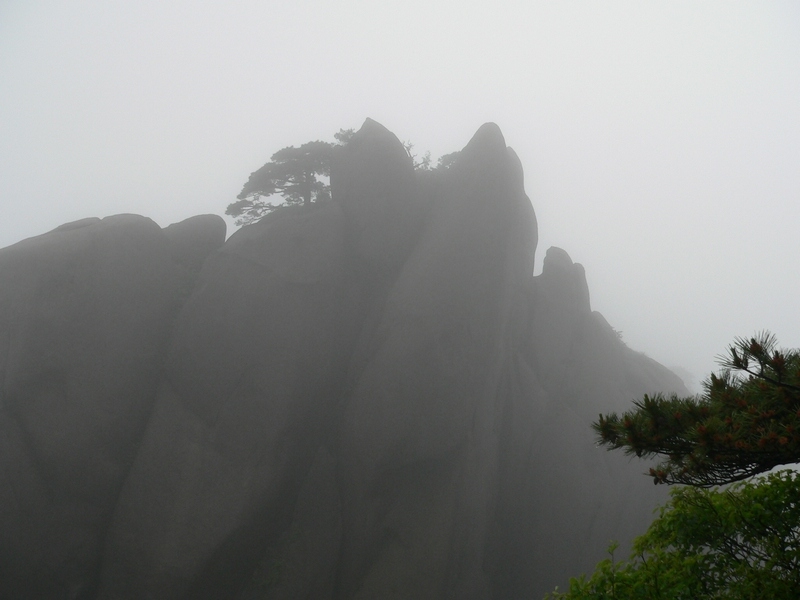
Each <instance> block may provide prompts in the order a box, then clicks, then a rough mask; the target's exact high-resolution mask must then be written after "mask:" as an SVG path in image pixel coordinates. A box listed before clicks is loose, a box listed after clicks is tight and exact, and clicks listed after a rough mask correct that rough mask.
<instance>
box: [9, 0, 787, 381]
mask: <svg viewBox="0 0 800 600" xmlns="http://www.w3.org/2000/svg"><path fill="white" fill-rule="evenodd" d="M0 91H2V93H0V160H2V164H3V168H2V169H0V211H2V219H0V247H2V246H7V245H9V244H11V243H13V242H16V241H18V240H20V239H23V238H26V237H29V236H31V235H36V234H38V233H40V232H42V231H47V230H49V229H52V228H54V227H56V226H58V225H60V224H61V223H64V222H68V221H73V220H76V219H80V218H84V217H89V216H98V217H104V216H108V215H113V214H117V213H121V212H135V213H140V214H144V215H148V216H150V217H152V218H154V219H155V220H156V221H157V222H158V223H159V224H160V225H162V226H166V225H168V224H170V223H173V222H177V221H180V220H182V219H185V218H187V217H190V216H192V215H195V214H200V213H214V214H222V213H223V211H224V208H225V206H226V205H227V204H228V203H229V202H231V201H232V200H233V199H234V197H235V195H236V194H237V193H238V192H239V190H240V189H241V186H242V184H243V183H244V181H245V180H246V179H247V176H248V174H249V173H250V172H251V171H253V170H255V169H256V168H258V167H259V166H260V165H261V164H263V163H264V162H265V161H266V160H268V158H269V156H270V155H271V154H272V153H273V152H275V151H276V150H277V149H279V148H282V147H284V146H288V145H297V144H301V143H303V142H305V141H308V140H312V139H331V136H332V134H333V133H334V132H335V131H338V130H339V129H340V128H348V127H356V128H357V127H358V126H359V125H360V123H361V122H362V120H363V118H364V116H365V115H371V116H372V117H373V118H375V119H377V120H379V121H380V122H381V123H384V124H385V125H386V126H387V127H389V128H390V129H391V130H392V131H395V132H396V133H397V134H398V135H399V136H400V137H401V138H402V139H403V140H410V141H412V142H414V143H415V144H416V147H417V149H418V150H420V151H422V152H424V151H425V150H430V151H432V153H433V155H434V157H436V156H438V155H441V154H444V153H447V152H451V151H453V150H457V149H459V148H461V147H463V146H464V144H465V143H466V142H467V141H468V139H469V132H471V131H474V130H475V129H476V128H477V127H478V126H479V125H480V124H481V123H483V122H486V121H493V122H496V123H498V124H499V125H500V126H501V127H502V129H503V131H504V133H505V135H506V136H507V138H508V142H509V144H510V145H512V146H513V147H514V148H515V149H516V151H517V153H518V155H519V156H520V160H521V161H522V163H523V165H524V168H525V172H526V174H527V180H526V189H527V192H528V194H529V195H530V196H531V197H532V198H533V199H534V201H535V204H536V210H537V214H538V216H539V220H540V222H541V223H544V224H546V227H545V228H543V232H542V236H543V237H542V240H541V245H542V247H543V248H547V247H549V246H559V247H563V248H567V249H569V252H570V255H571V256H572V257H573V258H574V259H575V260H576V261H578V262H580V263H582V264H583V265H585V266H586V269H587V277H588V278H589V283H590V287H591V290H592V301H593V305H594V307H595V308H597V309H599V310H600V311H602V312H603V313H604V314H605V315H606V316H607V317H608V319H609V321H610V322H612V323H613V324H614V326H615V327H616V328H618V329H619V330H621V331H622V332H623V338H624V339H625V340H626V341H627V342H628V343H629V344H630V345H631V347H633V348H635V349H638V350H641V351H645V352H647V353H648V354H649V355H650V356H653V357H654V358H656V359H658V360H659V361H661V362H662V363H664V364H667V365H670V366H672V365H676V366H683V367H685V368H687V369H688V370H689V371H690V372H691V373H692V374H693V375H694V376H695V377H696V378H698V379H699V378H702V377H703V376H705V375H706V374H707V373H708V372H709V371H710V370H711V369H713V368H714V367H715V365H714V363H713V357H714V356H715V355H716V354H718V353H719V352H721V351H722V350H723V349H724V348H725V346H726V345H727V344H728V343H729V342H730V341H731V340H732V338H733V337H734V336H737V335H749V334H751V333H752V332H753V331H755V330H757V329H762V328H768V329H770V330H772V331H773V332H774V333H776V334H777V335H778V337H779V339H780V341H781V343H782V344H783V345H785V346H789V347H795V346H800V323H798V320H797V319H796V318H795V314H796V309H795V298H796V297H797V287H796V278H794V277H793V276H791V274H793V273H796V272H797V271H798V266H799V265H798V262H797V261H798V260H800V259H798V257H800V241H799V240H800V238H798V236H797V235H796V229H797V227H796V224H797V222H798V217H800V214H798V211H799V210H800V208H798V202H797V199H798V197H800V169H798V168H797V165H798V164H800V115H799V114H798V113H799V112H800V111H798V110H797V98H798V97H800V8H798V5H797V3H796V2H794V1H792V0H786V1H776V2H762V1H750V2H736V3H730V2H727V1H712V2H703V3H696V2H670V3H642V2H637V1H630V2H625V1H616V2H604V3H595V2H589V1H580V2H575V1H565V2H558V3H553V2H528V1H526V2H518V1H511V0H509V1H507V2H501V3H499V4H498V3H497V2H488V1H487V2H483V1H479V2H466V3H465V2H454V1H444V2H435V3H430V2H418V1H416V0H404V1H403V2H395V1H387V2H381V3H373V4H370V3H364V2H355V1H350V2H347V1H345V2H336V3H325V2H316V1H310V0H300V1H298V2H288V3H282V4H279V3H263V2H255V1H251V0H245V1H242V2H234V3H231V2H214V1H205V2H199V3H198V2H187V1H180V0H179V1H176V2H168V3H164V2H155V1H151V0H144V1H142V2H136V3H114V2H112V3H109V2H99V1H97V0H79V1H78V2H74V1H70V2H66V1H64V0H56V1H55V2H42V1H40V0H24V1H23V0H8V1H6V2H3V3H2V5H1V6H0ZM229 225H230V222H229ZM542 258H543V256H542V253H540V256H539V262H538V264H537V266H536V270H537V273H538V272H540V270H541V259H542Z"/></svg>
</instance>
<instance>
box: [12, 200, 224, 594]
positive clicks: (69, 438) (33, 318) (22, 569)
mask: <svg viewBox="0 0 800 600" xmlns="http://www.w3.org/2000/svg"><path fill="white" fill-rule="evenodd" d="M216 221H218V222H221V219H219V218H216ZM215 226H216V227H217V229H218V223H215ZM222 227H223V231H222V236H221V237H219V239H218V245H219V244H221V243H222V241H223V240H224V223H222ZM201 229H202V228H201ZM211 245H212V244H206V246H205V247H204V248H202V249H199V251H198V252H199V253H202V252H205V253H207V252H208V251H209V250H210V246H211ZM198 252H196V253H195V254H194V256H193V257H192V260H195V261H199V260H201V259H202V256H200V255H199V253H198ZM187 256H188V253H187ZM190 284H191V282H190V281H189V280H188V279H187V278H186V274H185V273H184V272H183V271H182V269H181V268H180V266H179V265H178V264H176V262H175V261H174V260H173V256H172V252H171V247H170V242H169V240H168V238H167V236H165V235H164V233H163V232H162V230H161V229H160V228H159V227H158V226H157V225H156V224H155V223H153V222H152V221H151V220H150V219H146V218H144V217H139V216H135V215H119V216H116V217H108V218H106V219H103V220H100V219H84V220H82V221H77V222H75V223H68V224H66V225H62V226H61V227H59V228H57V229H56V230H54V231H52V232H50V233H47V234H44V235H42V236H39V237H35V238H31V239H29V240H25V241H23V242H20V243H19V244H16V245H14V246H11V247H8V248H5V249H3V250H0V374H2V375H0V381H2V387H1V388H0V531H2V532H3V533H2V535H0V597H2V598H39V597H41V598H85V597H89V594H91V592H92V590H93V588H94V585H95V579H96V576H97V568H98V560H99V556H100V549H101V541H102V536H103V535H104V533H105V528H106V526H107V524H108V520H109V517H110V514H111V511H112V510H113V507H114V503H115V501H116V496H117V493H118V492H119V489H120V486H121V485H122V481H123V478H124V476H125V473H126V471H127V469H128V467H129V465H130V464H131V462H132V460H133V456H134V453H135V451H136V447H137V445H138V441H139V437H140V436H141V433H142V430H143V428H144V425H145V421H146V419H147V416H148V414H149V411H150V407H151V405H152V402H153V399H154V395H155V389H156V385H157V382H158V378H159V376H160V372H161V367H162V362H163V356H164V351H165V348H166V342H167V340H168V338H169V331H170V328H171V324H172V319H173V318H174V316H175V314H176V313H177V310H178V308H179V306H180V303H181V302H182V300H183V294H184V292H185V290H186V288H187V287H188V286H189V285H190Z"/></svg>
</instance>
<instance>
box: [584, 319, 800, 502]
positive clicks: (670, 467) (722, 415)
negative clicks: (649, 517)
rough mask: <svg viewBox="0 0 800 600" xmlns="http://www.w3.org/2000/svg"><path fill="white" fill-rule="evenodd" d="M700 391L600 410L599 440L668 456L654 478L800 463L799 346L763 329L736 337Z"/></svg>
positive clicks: (744, 473)
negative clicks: (787, 346)
mask: <svg viewBox="0 0 800 600" xmlns="http://www.w3.org/2000/svg"><path fill="white" fill-rule="evenodd" d="M720 364H721V366H722V367H723V370H722V371H721V373H720V374H719V375H711V377H710V379H709V380H708V381H707V382H706V383H705V384H704V385H705V393H704V394H703V395H701V396H697V397H690V398H679V397H677V396H674V395H673V396H671V397H669V398H665V397H663V396H660V395H658V396H654V397H650V396H644V399H643V400H641V401H637V402H635V403H634V404H635V407H636V408H635V409H633V410H630V411H628V412H626V413H624V414H623V415H621V416H619V415H617V414H611V415H606V416H603V415H600V419H599V421H598V422H597V423H595V424H594V425H593V427H594V429H595V431H597V433H598V434H599V436H600V442H601V443H602V444H605V445H607V446H609V449H618V448H622V449H624V450H625V452H626V453H627V454H635V455H636V456H639V457H650V456H659V457H662V458H663V459H664V460H662V462H660V463H659V464H658V465H657V466H655V467H654V468H651V469H650V475H651V476H652V477H653V481H654V483H668V484H672V483H682V484H688V485H693V486H699V487H710V486H715V485H724V484H727V483H731V482H734V481H740V480H743V479H746V478H748V477H751V476H753V475H756V474H758V473H763V472H766V471H769V470H770V469H772V468H773V467H776V466H778V465H785V464H791V463H797V462H800V351H798V350H781V349H777V348H776V340H775V337H774V336H772V335H770V334H767V333H763V334H759V335H757V336H755V337H752V338H750V339H742V338H739V339H737V340H736V341H735V342H734V344H733V345H732V346H731V347H730V349H729V354H728V355H727V356H725V357H722V358H721V360H720Z"/></svg>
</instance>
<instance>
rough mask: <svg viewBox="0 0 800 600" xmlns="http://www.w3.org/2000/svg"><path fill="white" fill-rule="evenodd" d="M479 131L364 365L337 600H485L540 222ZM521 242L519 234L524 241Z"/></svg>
mask: <svg viewBox="0 0 800 600" xmlns="http://www.w3.org/2000/svg"><path fill="white" fill-rule="evenodd" d="M514 168H515V166H514V162H513V161H512V157H511V156H510V155H509V152H508V150H507V149H506V146H505V142H504V140H503V137H502V134H501V133H500V131H499V129H498V128H497V126H496V125H494V124H487V125H484V126H483V127H482V128H481V129H480V130H479V131H478V132H477V133H476V134H475V137H474V138H473V139H472V141H471V142H470V143H469V144H468V145H467V147H466V148H465V149H464V150H463V152H462V153H461V156H460V159H459V162H458V163H457V164H456V165H455V166H454V167H453V168H452V170H451V173H450V176H451V177H452V179H451V180H450V181H449V182H448V183H449V185H446V186H443V189H444V191H443V193H442V195H441V196H439V197H436V198H435V199H434V203H433V207H432V210H431V214H430V218H429V220H428V222H427V224H426V228H425V231H424V234H423V237H422V238H421V240H420V242H419V244H418V245H417V246H416V248H415V249H414V251H413V253H412V254H411V256H410V257H409V259H408V261H407V262H406V264H405V265H404V267H403V269H402V271H401V273H400V275H399V277H398V278H397V281H396V282H395V284H394V286H393V287H392V289H391V291H390V293H389V296H388V299H387V301H386V304H385V308H384V312H383V315H382V318H381V320H380V322H379V324H378V325H377V327H375V328H374V329H371V330H369V329H368V330H365V331H364V332H363V333H362V338H361V340H360V344H361V346H362V349H361V354H362V355H363V356H364V357H365V358H364V359H363V360H362V361H358V360H355V361H354V362H353V363H352V364H351V375H352V377H353V380H354V387H353V391H352V393H351V395H350V397H349V398H348V400H347V404H346V406H345V409H344V415H343V418H342V429H341V431H340V448H341V458H340V461H341V463H340V465H341V466H340V474H341V476H340V481H341V486H342V506H343V511H344V513H343V515H344V528H343V532H344V540H343V546H342V553H341V557H342V562H341V565H340V569H341V571H340V580H339V581H340V587H339V590H338V594H339V597H342V598H450V597H452V598H482V597H487V594H488V592H489V587H488V582H487V581H486V578H485V577H484V574H483V570H482V561H483V560H484V555H483V549H484V548H483V543H484V539H485V536H486V530H487V526H488V523H487V517H488V512H489V507H490V506H491V504H492V502H493V497H494V491H493V490H494V486H495V472H496V466H497V431H496V420H497V409H498V407H497V403H496V401H495V391H496V387H497V385H498V374H499V368H500V364H501V363H502V360H503V352H504V350H505V341H506V338H507V334H508V333H509V332H507V331H506V327H507V325H508V314H509V312H510V305H511V302H512V298H513V291H514V289H513V288H514V283H515V281H518V280H522V279H524V278H525V276H526V273H529V272H530V271H531V270H532V260H533V256H532V253H531V254H528V255H526V254H525V251H526V250H528V249H530V247H529V246H526V244H524V243H523V244H514V245H512V244H510V243H509V240H510V239H514V240H515V241H519V239H520V237H524V236H530V235H531V233H532V231H533V228H532V226H531V225H532V224H531V215H532V210H531V207H530V202H529V201H528V199H527V197H526V196H525V193H524V190H523V189H522V187H521V185H520V182H519V180H518V179H517V178H516V177H513V176H511V175H512V172H513V169H514ZM521 232H522V233H521Z"/></svg>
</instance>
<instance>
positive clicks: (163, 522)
mask: <svg viewBox="0 0 800 600" xmlns="http://www.w3.org/2000/svg"><path fill="white" fill-rule="evenodd" d="M331 183H332V192H333V199H332V201H331V202H329V203H327V204H324V205H319V206H311V207H307V208H303V207H297V208H286V209H281V210H279V211H277V212H275V213H273V214H271V215H270V216H269V217H268V218H265V219H263V220H262V221H261V222H259V223H256V224H254V225H250V226H247V227H245V228H243V229H242V230H240V231H239V232H237V233H236V234H235V235H233V236H232V237H231V238H230V239H229V240H228V241H227V242H224V243H223V241H224V224H223V222H222V220H221V219H219V218H216V217H211V216H203V217H195V218H193V219H189V220H187V221H184V222H183V223H179V224H176V225H173V226H171V227H168V228H165V229H163V230H162V229H160V228H159V227H158V226H156V225H155V224H154V223H153V222H152V221H149V220H148V219H145V218H143V217H136V216H131V215H121V216H118V217H110V218H107V219H103V220H98V219H87V220H84V221H81V222H78V223H74V224H69V225H65V226H62V227H60V228H59V229H57V230H55V231H53V232H50V233H48V234H45V235H42V236H39V237H37V238H32V239H30V240H26V241H24V242H21V243H19V244H16V245H14V246H11V247H9V248H6V249H3V250H0V374H2V377H0V382H2V388H0V531H2V532H3V535H2V536H0V598H21V597H25V598H81V599H95V598H97V599H107V600H110V599H122V598H130V599H141V598H158V599H165V600H167V599H171V598H209V599H212V598H213V599H217V598H240V599H256V598H287V599H288V598H309V599H312V598H313V599H325V598H329V599H331V600H333V599H350V598H358V599H367V598H398V599H400V598H454V599H456V598H457V599H462V598H465V599H470V598H475V599H489V598H497V599H501V598H521V597H530V598H536V597H541V595H543V593H544V592H546V591H548V590H550V589H552V587H553V586H554V585H558V584H561V585H563V584H564V583H565V582H566V580H567V578H568V577H569V576H572V575H575V574H578V573H580V572H581V571H586V570H589V569H591V568H592V567H593V565H594V564H595V562H597V561H598V560H600V559H601V558H603V555H604V551H605V548H606V546H607V545H608V543H609V541H610V540H611V539H620V540H624V539H629V538H630V537H632V536H633V535H635V534H636V533H638V532H640V531H641V530H642V529H643V528H644V527H645V525H646V524H647V523H648V522H649V521H650V519H651V511H652V508H653V507H654V506H655V504H656V502H657V501H658V500H659V499H660V496H659V495H658V494H657V492H658V491H660V490H653V489H652V487H653V486H651V485H647V484H648V480H646V479H645V478H644V477H641V476H640V475H639V472H640V471H641V470H642V469H641V468H637V467H636V465H630V464H628V462H627V460H626V459H624V458H622V457H619V456H616V455H614V454H610V453H607V452H605V451H602V450H599V449H597V448H596V447H595V446H594V440H593V436H592V433H591V431H590V429H589V423H590V422H591V420H592V419H594V418H596V415H597V413H599V412H601V411H609V410H616V409H619V408H621V407H624V406H625V405H626V404H627V403H628V402H629V401H630V400H631V399H634V398H637V397H639V396H641V395H642V394H644V393H649V392H654V391H673V390H674V391H678V392H685V390H684V389H683V385H682V383H681V382H680V380H679V379H678V378H677V377H676V376H674V375H673V374H672V373H670V372H669V371H668V370H666V369H665V368H664V367H662V366H660V365H658V364H657V363H655V362H654V361H652V360H650V359H648V358H647V357H645V356H644V355H642V354H638V353H636V352H633V351H631V350H630V349H628V348H627V347H626V346H625V345H624V344H623V343H622V342H621V341H620V340H619V338H618V336H617V335H616V333H615V332H614V331H613V329H612V328H611V326H610V325H609V324H608V323H607V322H606V321H605V319H603V317H602V316H601V315H600V314H599V313H596V312H592V311H591V308H590V303H589V291H588V288H587V286H586V279H585V276H584V273H583V268H582V267H581V266H580V265H577V264H573V262H572V260H571V259H570V258H569V256H568V255H567V253H566V252H564V251H563V250H560V249H558V248H551V249H550V250H548V252H547V256H546V258H545V261H544V268H543V272H542V274H541V275H540V276H538V277H533V276H532V272H533V259H534V252H535V249H536V243H537V225H536V219H535V216H534V214H533V209H532V207H531V204H530V201H529V200H528V198H527V196H526V195H525V191H524V188H523V174H522V169H521V166H520V163H519V160H518V159H517V157H516V155H515V154H514V152H513V151H512V150H511V149H510V148H507V147H506V145H505V142H504V140H503V136H502V134H501V133H500V130H499V129H498V128H497V127H496V126H495V125H493V124H487V125H484V126H483V127H481V128H480V129H479V130H478V132H477V133H476V134H475V136H474V137H473V139H472V140H471V141H470V143H469V144H468V145H467V146H466V147H465V148H464V149H463V151H462V152H461V153H460V155H459V158H458V160H457V162H456V163H455V164H454V165H453V166H452V167H450V168H449V169H447V170H444V171H441V172H438V173H435V174H429V173H428V174H419V173H415V171H414V169H413V166H412V164H411V161H410V159H409V158H408V156H407V154H406V153H405V151H404V149H403V147H402V144H401V143H400V142H399V140H398V139H397V138H396V137H395V136H394V135H393V134H392V133H390V132H389V131H388V130H386V129H385V128H384V127H382V126H381V125H379V124H378V123H375V122H374V121H371V120H367V122H366V123H365V124H364V126H363V127H362V129H361V130H360V131H359V132H358V133H357V134H356V135H355V137H354V138H353V140H352V141H351V142H350V143H349V144H348V145H347V146H345V147H344V148H341V149H340V150H339V151H338V154H337V155H336V157H335V160H334V163H333V166H332V174H331Z"/></svg>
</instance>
